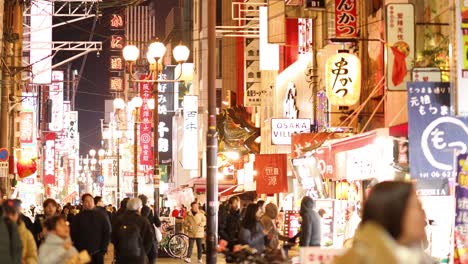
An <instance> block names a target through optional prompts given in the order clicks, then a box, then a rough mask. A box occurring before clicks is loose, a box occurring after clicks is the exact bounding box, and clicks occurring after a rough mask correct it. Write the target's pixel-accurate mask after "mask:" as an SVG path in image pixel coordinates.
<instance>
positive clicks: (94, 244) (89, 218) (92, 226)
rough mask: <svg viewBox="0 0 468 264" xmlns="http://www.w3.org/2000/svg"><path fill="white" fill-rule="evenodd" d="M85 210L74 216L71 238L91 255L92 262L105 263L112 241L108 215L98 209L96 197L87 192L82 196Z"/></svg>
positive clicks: (79, 247) (78, 247)
mask: <svg viewBox="0 0 468 264" xmlns="http://www.w3.org/2000/svg"><path fill="white" fill-rule="evenodd" d="M81 202H82V203H83V210H82V211H81V212H80V213H79V214H77V215H76V216H75V217H74V218H73V222H72V223H71V238H72V241H73V242H74V243H75V246H76V248H77V249H78V250H79V251H82V250H86V251H88V253H89V255H91V259H92V261H91V263H92V264H104V255H105V254H106V252H107V247H108V246H109V242H110V233H111V227H110V223H109V220H108V219H107V215H105V214H103V213H101V212H100V211H97V210H96V209H95V206H94V198H93V196H92V195H91V194H89V193H85V194H83V195H82V196H81Z"/></svg>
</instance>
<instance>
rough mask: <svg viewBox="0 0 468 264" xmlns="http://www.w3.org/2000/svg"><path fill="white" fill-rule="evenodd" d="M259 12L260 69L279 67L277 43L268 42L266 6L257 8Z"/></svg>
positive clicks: (271, 69) (267, 69)
mask: <svg viewBox="0 0 468 264" xmlns="http://www.w3.org/2000/svg"><path fill="white" fill-rule="evenodd" d="M259 13H260V17H259V19H260V44H259V45H260V70H262V71H274V70H276V71H277V70H278V69H279V45H278V44H270V43H268V11H267V7H266V6H262V7H260V8H259Z"/></svg>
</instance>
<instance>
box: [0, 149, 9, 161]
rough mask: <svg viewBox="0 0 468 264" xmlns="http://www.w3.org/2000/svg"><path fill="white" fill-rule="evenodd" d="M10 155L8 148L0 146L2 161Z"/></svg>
mask: <svg viewBox="0 0 468 264" xmlns="http://www.w3.org/2000/svg"><path fill="white" fill-rule="evenodd" d="M9 156H10V154H9V153H8V149H6V148H0V161H8V157H9Z"/></svg>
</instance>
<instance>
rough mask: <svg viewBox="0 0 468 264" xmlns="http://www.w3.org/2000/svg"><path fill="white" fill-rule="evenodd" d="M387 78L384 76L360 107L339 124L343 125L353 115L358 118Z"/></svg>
mask: <svg viewBox="0 0 468 264" xmlns="http://www.w3.org/2000/svg"><path fill="white" fill-rule="evenodd" d="M384 80H385V77H382V78H381V79H380V80H379V81H378V82H377V84H376V85H375V87H374V89H373V90H372V92H371V93H370V94H369V96H368V97H367V99H366V100H365V101H364V102H363V103H361V104H360V105H359V106H358V108H357V109H356V110H355V111H354V112H353V113H351V114H350V115H349V116H348V117H346V119H345V120H343V121H342V122H341V123H340V124H339V125H338V126H339V127H341V126H343V125H344V124H345V123H346V122H347V121H348V120H349V119H350V118H351V117H353V115H356V117H355V118H357V117H358V116H359V113H361V111H362V110H363V109H364V106H365V105H366V104H367V102H368V101H369V100H370V99H371V98H372V96H373V95H374V94H375V93H376V92H377V91H378V89H379V88H380V87H381V85H382V83H383V82H384ZM355 118H353V119H352V120H351V122H350V123H349V124H352V123H353V122H354V120H355Z"/></svg>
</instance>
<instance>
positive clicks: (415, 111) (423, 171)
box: [408, 82, 468, 195]
mask: <svg viewBox="0 0 468 264" xmlns="http://www.w3.org/2000/svg"><path fill="white" fill-rule="evenodd" d="M450 92H451V87H450V83H445V82H415V83H408V128H409V160H410V174H411V177H412V178H413V179H417V186H418V193H419V194H420V195H448V194H449V193H448V184H447V182H448V179H453V178H454V177H455V176H456V166H455V157H456V155H458V154H463V153H467V146H468V127H467V119H462V118H456V117H452V116H450V114H451V109H450Z"/></svg>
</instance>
